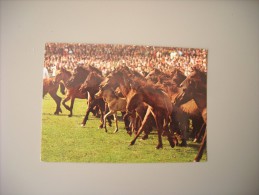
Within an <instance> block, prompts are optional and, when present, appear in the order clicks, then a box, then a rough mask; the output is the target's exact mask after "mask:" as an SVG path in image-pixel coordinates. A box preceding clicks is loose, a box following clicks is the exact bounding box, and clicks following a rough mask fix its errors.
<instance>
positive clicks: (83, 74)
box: [66, 65, 103, 127]
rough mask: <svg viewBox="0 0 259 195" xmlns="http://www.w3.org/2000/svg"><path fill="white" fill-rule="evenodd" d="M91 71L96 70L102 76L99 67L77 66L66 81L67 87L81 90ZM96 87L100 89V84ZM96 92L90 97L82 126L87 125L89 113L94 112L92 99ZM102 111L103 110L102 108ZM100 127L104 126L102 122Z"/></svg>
mask: <svg viewBox="0 0 259 195" xmlns="http://www.w3.org/2000/svg"><path fill="white" fill-rule="evenodd" d="M91 72H95V73H97V74H98V75H99V76H102V72H101V71H100V70H99V69H97V68H95V67H93V66H90V65H89V66H87V67H85V66H77V67H76V68H75V70H74V72H73V74H72V76H71V77H70V79H69V80H68V81H67V82H66V87H67V88H68V89H71V88H76V89H78V90H79V89H80V87H81V85H82V84H83V83H84V81H85V80H86V78H87V77H88V75H89V74H90V73H91ZM96 88H97V89H98V85H97V86H96ZM95 90H96V89H95ZM81 93H82V89H81ZM83 94H85V97H86V93H83ZM89 94H90V93H89ZM94 94H95V93H94V92H93V93H91V94H90V95H89V97H88V107H87V110H86V114H85V117H84V120H83V121H82V124H81V126H85V124H86V121H87V120H88V115H89V113H90V112H93V107H92V105H93V103H92V100H93V99H94ZM100 107H102V106H100ZM101 112H103V110H102V109H101ZM100 127H102V124H101V126H100Z"/></svg>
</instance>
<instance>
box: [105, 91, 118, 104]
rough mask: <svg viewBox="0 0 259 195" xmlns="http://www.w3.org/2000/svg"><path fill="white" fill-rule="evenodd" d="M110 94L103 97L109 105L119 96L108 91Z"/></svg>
mask: <svg viewBox="0 0 259 195" xmlns="http://www.w3.org/2000/svg"><path fill="white" fill-rule="evenodd" d="M107 91H108V93H106V94H105V96H104V97H103V98H104V99H105V101H106V102H107V103H108V104H109V103H111V102H112V101H114V100H116V99H117V96H116V95H115V94H114V92H113V91H112V90H107Z"/></svg>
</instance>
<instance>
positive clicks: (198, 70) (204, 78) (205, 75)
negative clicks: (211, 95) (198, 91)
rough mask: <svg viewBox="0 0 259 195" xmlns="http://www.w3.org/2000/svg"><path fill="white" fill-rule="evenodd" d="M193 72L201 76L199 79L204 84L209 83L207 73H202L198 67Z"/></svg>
mask: <svg viewBox="0 0 259 195" xmlns="http://www.w3.org/2000/svg"><path fill="white" fill-rule="evenodd" d="M192 70H193V71H195V72H196V73H197V74H198V75H199V77H200V79H201V81H202V82H203V83H207V73H206V72H204V71H202V70H201V69H199V68H198V67H193V68H192Z"/></svg>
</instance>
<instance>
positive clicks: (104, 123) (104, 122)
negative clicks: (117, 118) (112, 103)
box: [103, 111, 113, 132]
mask: <svg viewBox="0 0 259 195" xmlns="http://www.w3.org/2000/svg"><path fill="white" fill-rule="evenodd" d="M111 114H113V112H112V111H109V112H108V113H107V114H106V115H105V116H104V117H103V125H104V129H105V132H107V128H106V118H107V117H108V116H110V115H111Z"/></svg>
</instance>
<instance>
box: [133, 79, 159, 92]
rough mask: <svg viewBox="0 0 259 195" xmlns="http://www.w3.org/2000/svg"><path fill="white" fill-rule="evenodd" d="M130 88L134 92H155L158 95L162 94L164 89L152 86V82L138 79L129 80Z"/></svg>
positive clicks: (156, 85) (157, 85) (155, 85)
mask: <svg viewBox="0 0 259 195" xmlns="http://www.w3.org/2000/svg"><path fill="white" fill-rule="evenodd" d="M130 85H131V88H132V89H134V90H136V91H141V90H143V89H147V90H149V91H156V92H158V93H160V94H162V93H164V92H163V91H164V87H163V86H162V85H160V84H154V83H153V82H152V81H144V80H141V79H139V78H132V79H130Z"/></svg>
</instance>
